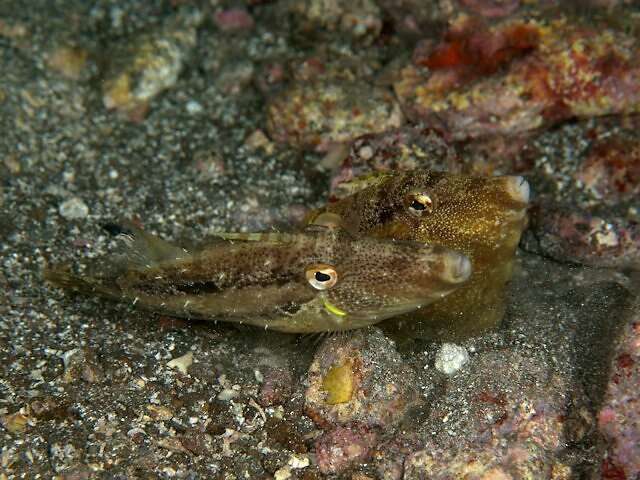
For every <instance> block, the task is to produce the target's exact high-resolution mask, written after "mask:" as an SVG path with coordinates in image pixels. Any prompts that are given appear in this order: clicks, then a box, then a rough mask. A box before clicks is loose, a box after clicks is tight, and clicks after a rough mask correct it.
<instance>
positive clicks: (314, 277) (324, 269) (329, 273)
mask: <svg viewBox="0 0 640 480" xmlns="http://www.w3.org/2000/svg"><path fill="white" fill-rule="evenodd" d="M305 276H306V277H307V282H309V284H310V285H311V286H312V287H313V288H315V289H316V290H328V289H329V288H331V287H333V286H334V285H335V284H336V282H337V281H338V272H337V271H336V269H335V268H334V267H332V266H331V265H327V264H325V263H317V264H315V265H311V266H309V267H307V270H306V272H305Z"/></svg>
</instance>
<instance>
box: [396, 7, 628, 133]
mask: <svg viewBox="0 0 640 480" xmlns="http://www.w3.org/2000/svg"><path fill="white" fill-rule="evenodd" d="M551 18H552V20H543V19H535V18H533V19H528V18H524V17H523V18H517V17H515V18H508V19H507V20H504V21H502V22H499V23H497V24H488V23H486V22H484V21H482V20H478V19H477V18H471V17H468V16H464V15H462V16H460V17H458V18H457V19H456V20H454V21H453V22H452V24H451V26H450V28H449V31H448V32H447V33H446V34H445V36H444V38H443V40H442V42H441V43H440V44H439V45H438V46H436V47H435V48H434V49H433V50H432V51H431V52H430V53H429V54H427V55H425V56H424V57H422V58H418V59H415V58H414V63H413V64H411V65H408V66H407V67H406V68H405V69H403V70H402V73H401V78H400V80H398V81H397V82H396V83H395V90H396V93H397V95H398V97H399V99H400V102H401V104H402V106H403V110H404V111H405V113H407V115H408V116H409V118H410V119H412V120H415V121H423V122H425V123H426V125H427V126H433V127H437V128H440V129H442V130H443V131H444V132H448V133H449V134H450V135H451V136H452V137H453V138H454V139H457V140H463V139H473V138H479V137H485V136H491V135H504V136H513V135H515V134H520V133H522V132H530V131H532V130H535V129H539V128H544V127H548V126H550V125H553V124H555V123H558V122H559V121H562V120H566V119H568V118H572V117H580V118H588V117H594V116H600V115H610V114H617V113H632V112H637V111H638V110H640V66H639V65H640V49H639V48H638V44H637V42H636V41H635V40H634V39H633V38H632V37H630V36H628V35H626V34H624V33H622V32H618V31H615V30H612V29H611V28H606V27H605V28H594V27H592V26H587V25H583V24H581V23H579V22H578V21H577V20H574V19H572V18H569V17H566V16H562V15H553V16H552V17H551ZM424 67H426V68H424Z"/></svg>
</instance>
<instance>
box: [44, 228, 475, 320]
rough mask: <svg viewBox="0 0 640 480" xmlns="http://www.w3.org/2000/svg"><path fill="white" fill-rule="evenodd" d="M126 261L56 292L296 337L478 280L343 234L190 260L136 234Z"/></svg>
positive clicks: (221, 244)
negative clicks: (98, 297)
mask: <svg viewBox="0 0 640 480" xmlns="http://www.w3.org/2000/svg"><path fill="white" fill-rule="evenodd" d="M128 228H129V231H130V232H129V233H128V234H126V235H122V237H123V238H124V239H125V241H126V243H127V244H128V254H127V255H126V256H125V261H117V262H114V261H111V259H110V263H111V264H112V265H115V267H114V268H111V269H109V270H107V271H105V270H102V271H101V270H100V269H95V268H94V269H93V271H89V272H88V273H87V274H86V275H76V274H73V273H70V272H69V271H68V270H65V269H61V268H53V269H50V270H48V271H47V272H46V274H45V277H46V278H47V279H48V280H49V281H50V282H52V283H53V284H55V285H58V286H61V287H64V288H68V289H72V290H79V291H82V292H84V293H89V294H97V295H102V296H107V297H111V298H115V299H122V300H128V301H130V302H133V303H135V304H136V305H138V306H140V307H143V308H145V309H148V310H152V311H156V312H162V313H166V314H170V315H175V316H180V317H189V318H198V319H205V320H219V321H226V322H235V323H241V324H250V325H255V326H260V327H264V328H265V329H266V328H269V329H273V330H278V331H283V332H291V333H310V332H327V331H338V330H350V329H355V328H360V327H364V326H367V325H371V324H374V323H377V322H379V321H381V320H384V319H386V318H389V317H392V316H395V315H399V314H402V313H406V312H410V311H413V310H415V309H418V308H420V307H422V306H424V305H427V304H429V303H431V302H433V301H435V300H438V299H440V298H442V297H443V296H445V295H447V294H448V293H449V292H451V291H453V290H455V289H456V288H457V287H458V286H460V285H462V284H463V283H464V282H465V281H466V280H467V279H468V278H469V276H470V274H471V267H470V262H469V260H468V259H467V257H466V256H464V255H462V254H460V253H457V252H455V251H453V250H450V249H448V248H445V247H440V246H427V245H424V244H422V243H420V242H412V241H394V240H385V239H374V238H367V237H364V238H358V239H356V238H354V237H352V236H351V235H350V234H349V233H347V232H345V231H343V230H341V229H337V228H325V227H321V226H313V227H310V228H308V229H307V230H305V231H304V232H301V233H292V234H285V233H263V234H220V235H219V237H220V238H219V239H218V240H217V241H215V242H213V243H212V244H210V245H208V246H206V247H203V248H201V249H198V250H197V251H187V250H184V249H182V248H179V247H176V246H174V245H171V244H169V243H167V242H165V241H163V240H161V239H159V238H157V237H155V236H152V235H150V234H147V233H145V232H143V231H141V230H139V229H136V228H134V227H128Z"/></svg>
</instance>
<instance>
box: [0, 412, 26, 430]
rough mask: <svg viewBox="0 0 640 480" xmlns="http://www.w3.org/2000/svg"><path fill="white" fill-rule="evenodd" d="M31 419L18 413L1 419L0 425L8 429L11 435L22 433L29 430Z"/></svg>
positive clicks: (3, 416)
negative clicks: (28, 424) (28, 425)
mask: <svg viewBox="0 0 640 480" xmlns="http://www.w3.org/2000/svg"><path fill="white" fill-rule="evenodd" d="M28 421H29V417H28V416H27V415H25V414H24V413H22V412H20V411H18V412H16V413H11V414H7V415H2V416H1V417H0V424H2V426H3V427H4V428H6V429H7V431H8V432H9V433H21V432H24V431H25V430H26V428H27V423H28Z"/></svg>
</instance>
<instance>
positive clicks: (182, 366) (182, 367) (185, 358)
mask: <svg viewBox="0 0 640 480" xmlns="http://www.w3.org/2000/svg"><path fill="white" fill-rule="evenodd" d="M192 363H193V352H187V353H185V354H184V355H182V356H181V357H177V358H174V359H172V360H170V361H168V362H167V367H169V368H175V369H176V370H179V371H180V372H181V373H182V374H184V375H186V374H187V369H188V368H189V367H190V366H191V364H192Z"/></svg>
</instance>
